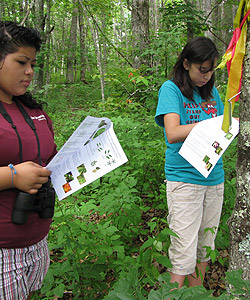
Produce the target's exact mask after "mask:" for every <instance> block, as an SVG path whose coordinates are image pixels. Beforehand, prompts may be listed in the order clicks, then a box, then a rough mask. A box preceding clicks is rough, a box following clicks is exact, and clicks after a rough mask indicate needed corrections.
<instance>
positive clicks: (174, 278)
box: [167, 272, 186, 300]
mask: <svg viewBox="0 0 250 300" xmlns="http://www.w3.org/2000/svg"><path fill="white" fill-rule="evenodd" d="M169 274H170V275H171V279H170V282H177V283H178V285H179V286H178V288H181V287H182V286H183V284H184V280H185V277H186V276H185V275H177V274H174V273H172V272H169ZM167 300H170V298H168V299H167Z"/></svg>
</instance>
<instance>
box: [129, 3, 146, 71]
mask: <svg viewBox="0 0 250 300" xmlns="http://www.w3.org/2000/svg"><path fill="white" fill-rule="evenodd" d="M132 35H133V38H134V40H133V46H134V63H133V67H134V68H136V69H139V68H140V66H141V65H142V64H144V65H147V66H149V65H150V63H149V59H148V57H142V56H141V53H142V52H143V51H145V50H146V49H147V47H148V45H149V1H148V0H133V3H132Z"/></svg>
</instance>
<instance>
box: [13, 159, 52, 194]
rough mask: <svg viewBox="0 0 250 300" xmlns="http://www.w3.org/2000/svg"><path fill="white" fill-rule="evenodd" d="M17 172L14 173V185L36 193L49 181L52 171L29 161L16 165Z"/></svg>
mask: <svg viewBox="0 0 250 300" xmlns="http://www.w3.org/2000/svg"><path fill="white" fill-rule="evenodd" d="M14 168H15V170H16V174H13V185H14V187H15V188H17V189H19V190H21V191H23V192H26V193H29V194H35V193H37V191H38V189H40V188H41V187H42V185H43V184H44V183H46V182H48V177H49V176H50V174H51V171H49V170H47V169H45V168H44V167H42V166H40V165H38V164H36V163H34V162H32V161H27V162H24V163H20V164H18V165H15V166H14Z"/></svg>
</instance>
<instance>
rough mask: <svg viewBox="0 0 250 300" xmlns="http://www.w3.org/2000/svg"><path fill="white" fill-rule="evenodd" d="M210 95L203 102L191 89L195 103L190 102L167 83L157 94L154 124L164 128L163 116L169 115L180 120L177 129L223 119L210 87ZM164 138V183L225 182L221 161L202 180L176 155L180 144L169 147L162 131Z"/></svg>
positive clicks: (216, 99)
mask: <svg viewBox="0 0 250 300" xmlns="http://www.w3.org/2000/svg"><path fill="white" fill-rule="evenodd" d="M212 95H213V99H211V100H210V101H206V100H204V99H202V98H201V96H200V94H199V93H198V92H197V91H196V90H195V89H194V95H193V98H194V101H190V100H188V99H187V98H186V97H184V96H183V94H182V93H181V91H180V89H179V88H178V87H177V86H176V85H175V84H174V83H173V81H171V80H168V81H166V82H165V83H163V85H162V86H161V88H160V91H159V100H158V106H157V109H156V115H155V121H156V123H157V124H158V125H159V126H161V127H163V128H164V121H163V117H164V115H165V114H169V113H177V114H178V115H179V116H180V125H186V124H191V123H197V122H200V121H202V120H206V119H210V118H214V117H217V116H219V115H222V114H223V111H224V107H223V103H222V101H221V99H220V95H219V93H218V91H217V89H216V88H215V87H213V91H212ZM208 130H209V128H208ZM164 135H165V141H166V145H167V150H166V162H165V174H166V179H167V180H169V181H181V182H187V183H193V184H200V185H209V186H211V185H217V184H220V183H222V182H224V170H223V165H222V159H221V158H220V160H219V161H218V162H217V164H216V165H215V167H214V169H213V170H212V172H211V173H210V174H209V176H208V177H207V178H205V177H204V176H203V175H202V174H201V173H200V172H199V171H197V170H196V169H195V168H194V167H193V166H192V165H191V164H190V163H189V162H188V161H187V160H185V159H184V158H183V157H182V156H181V155H180V154H179V150H180V148H181V146H182V144H183V142H181V143H174V144H169V143H168V140H167V137H166V133H165V129H164Z"/></svg>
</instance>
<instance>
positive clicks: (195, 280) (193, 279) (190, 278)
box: [187, 262, 207, 287]
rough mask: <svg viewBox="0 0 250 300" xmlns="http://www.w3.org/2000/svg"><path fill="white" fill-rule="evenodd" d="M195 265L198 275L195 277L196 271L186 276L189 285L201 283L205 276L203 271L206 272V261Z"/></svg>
mask: <svg viewBox="0 0 250 300" xmlns="http://www.w3.org/2000/svg"><path fill="white" fill-rule="evenodd" d="M196 267H197V268H198V272H199V273H198V274H199V275H198V277H197V274H196V271H195V272H194V273H193V274H191V275H188V276H187V278H188V281H189V286H190V287H191V286H197V285H203V280H204V278H205V273H206V267H207V262H201V263H198V264H197V265H196Z"/></svg>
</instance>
